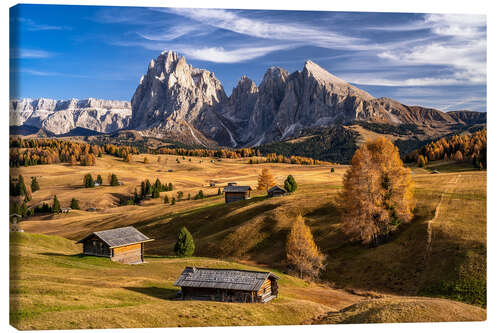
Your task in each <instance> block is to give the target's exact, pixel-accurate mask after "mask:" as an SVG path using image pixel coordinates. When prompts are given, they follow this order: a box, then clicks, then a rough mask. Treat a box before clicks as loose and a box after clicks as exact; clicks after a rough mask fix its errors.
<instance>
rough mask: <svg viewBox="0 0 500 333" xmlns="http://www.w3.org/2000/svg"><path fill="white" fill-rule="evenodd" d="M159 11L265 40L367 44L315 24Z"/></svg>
mask: <svg viewBox="0 0 500 333" xmlns="http://www.w3.org/2000/svg"><path fill="white" fill-rule="evenodd" d="M156 10H159V11H163V12H167V13H174V14H177V15H181V16H184V17H187V18H189V19H192V20H195V21H198V22H201V23H204V24H207V25H210V26H213V27H216V28H219V29H225V30H229V31H232V32H235V33H238V34H242V35H246V36H252V37H257V38H262V39H271V40H281V41H292V42H296V43H298V44H300V45H305V44H308V45H316V46H320V47H325V48H347V49H360V48H361V49H362V48H364V46H365V45H366V41H365V40H363V39H361V38H354V37H350V36H346V35H343V34H340V33H337V32H334V31H328V30H324V29H320V28H318V27H314V26H312V25H304V24H294V23H289V22H276V21H273V22H271V21H264V20H261V19H254V18H248V17H243V16H241V15H238V14H237V13H236V12H233V11H228V10H224V9H191V8H173V9H162V8H158V9H156Z"/></svg>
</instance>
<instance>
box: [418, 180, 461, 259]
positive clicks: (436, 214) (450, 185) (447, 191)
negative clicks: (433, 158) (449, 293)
mask: <svg viewBox="0 0 500 333" xmlns="http://www.w3.org/2000/svg"><path fill="white" fill-rule="evenodd" d="M460 177H461V175H457V176H456V177H455V178H452V179H450V180H449V181H448V183H447V184H446V187H445V189H444V190H443V192H442V193H441V197H440V198H439V203H438V205H437V206H436V211H435V212H434V217H433V218H432V219H430V220H429V221H427V246H426V250H425V255H424V267H425V264H426V263H427V260H428V258H429V257H430V255H431V252H432V224H433V223H434V221H436V220H437V219H438V218H439V212H440V211H441V204H442V203H443V199H444V197H445V195H447V194H450V193H453V191H454V190H455V188H456V185H457V183H458V180H459V179H460Z"/></svg>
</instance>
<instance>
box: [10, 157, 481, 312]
mask: <svg viewBox="0 0 500 333" xmlns="http://www.w3.org/2000/svg"><path fill="white" fill-rule="evenodd" d="M162 157H163V156H162ZM134 158H135V161H133V162H132V163H130V164H126V163H124V162H122V161H119V160H118V159H115V158H112V157H108V156H105V157H103V158H102V159H99V160H98V163H97V165H96V166H94V167H80V166H73V167H71V166H67V165H49V166H43V168H42V169H37V168H38V166H36V167H28V168H20V170H21V171H22V172H23V175H25V178H27V179H29V178H28V177H29V176H31V175H36V174H39V173H43V174H42V175H43V176H42V177H41V178H40V185H41V187H42V190H40V191H38V192H35V194H34V196H33V202H41V201H43V200H47V198H50V196H49V195H52V194H57V195H58V197H59V198H60V200H61V202H62V205H63V206H64V205H65V202H69V200H70V199H71V197H73V196H74V197H77V198H78V199H80V201H81V204H82V205H83V207H86V205H95V206H97V207H98V208H99V209H98V211H97V212H85V211H73V212H71V213H70V214H67V215H65V214H60V215H56V216H53V215H47V216H36V217H32V218H29V219H28V220H26V221H24V222H22V223H21V227H22V228H23V229H24V230H26V231H28V232H34V233H43V234H51V235H59V236H63V237H66V238H69V239H73V240H76V239H79V238H80V237H82V236H84V235H85V234H87V233H89V232H91V231H94V230H104V229H110V228H115V227H121V226H126V225H134V226H136V227H137V228H138V229H139V230H141V231H142V232H144V233H146V234H147V235H148V236H150V237H153V238H155V239H156V241H155V242H152V243H150V244H147V245H146V253H148V254H153V255H157V256H170V255H172V254H173V244H174V242H175V238H176V235H177V232H178V231H179V230H180V228H181V227H182V226H186V227H187V228H188V229H189V230H190V231H191V233H192V234H193V237H194V239H195V242H196V253H195V254H196V255H197V256H200V257H212V258H219V259H224V260H231V261H237V262H240V263H246V264H250V265H264V266H267V267H272V268H274V269H276V270H279V271H281V272H286V264H285V262H284V259H285V253H284V248H285V246H284V245H285V240H286V237H287V234H288V233H289V230H290V227H291V224H292V222H293V219H294V218H295V217H296V216H297V214H299V213H300V214H302V215H303V216H304V217H305V221H306V223H307V224H308V225H309V226H310V227H311V229H312V232H313V234H314V237H315V240H316V242H317V243H318V245H319V247H320V249H321V250H322V251H323V252H325V253H326V254H327V255H328V259H327V269H326V271H325V272H324V273H323V274H322V276H321V279H322V280H324V281H325V282H328V283H330V284H333V285H335V286H337V287H343V288H347V289H352V290H354V291H355V292H358V293H363V292H364V291H373V292H379V293H390V294H395V295H403V296H416V295H422V296H433V297H445V298H450V299H453V300H459V301H462V302H467V303H471V304H475V305H479V306H482V307H486V172H485V171H464V170H463V169H461V168H458V169H456V168H454V167H453V166H452V165H439V166H437V165H436V168H439V169H440V170H442V171H443V172H442V173H441V174H431V172H430V170H432V169H433V165H432V164H430V165H429V166H428V167H427V169H421V168H414V169H412V173H413V178H414V180H415V182H416V193H415V195H416V199H417V209H416V211H415V218H414V220H413V221H412V223H411V224H409V225H407V226H405V227H403V228H402V229H401V230H400V231H399V232H398V233H397V234H395V235H394V237H393V239H392V240H391V241H389V242H387V243H385V244H383V245H380V246H378V247H376V248H368V247H364V246H362V245H360V244H353V243H349V242H347V240H346V237H345V235H344V234H343V233H342V232H341V231H340V225H339V214H338V211H337V209H336V205H335V197H336V195H337V193H338V191H339V189H341V187H342V177H343V174H344V172H345V170H346V166H335V173H334V174H332V173H331V172H330V167H325V166H299V165H287V164H269V165H268V164H266V165H250V164H247V163H246V162H245V160H243V159H242V160H223V161H222V162H217V163H210V162H209V161H208V160H207V159H198V158H196V159H195V158H193V161H192V162H188V161H187V160H186V161H184V160H182V163H181V164H180V165H179V164H176V163H175V156H168V158H169V160H168V162H167V164H166V165H157V164H155V163H151V164H146V165H145V164H143V163H142V162H140V161H141V160H142V159H143V155H141V156H139V157H134ZM150 160H155V157H153V156H151V157H150ZM199 160H203V162H202V163H200V162H199ZM262 167H270V168H271V171H272V172H273V173H274V174H275V176H276V178H277V181H279V182H282V181H283V179H284V178H285V177H286V175H288V174H293V175H294V177H295V178H296V179H297V182H298V183H299V189H298V191H297V192H296V193H294V194H293V195H290V196H287V197H283V198H272V199H267V198H265V197H264V193H263V192H259V191H256V192H253V193H252V197H253V198H252V199H251V200H247V201H244V202H235V203H232V204H224V201H223V198H222V197H221V196H211V197H209V198H207V199H203V200H196V201H195V200H189V201H188V200H183V201H180V202H179V203H178V204H176V205H175V206H171V205H168V204H163V203H162V202H163V201H162V200H161V199H153V200H148V201H146V202H145V203H144V204H142V205H140V206H124V207H116V206H114V205H115V204H116V199H113V198H114V195H115V194H116V193H131V192H132V186H133V185H134V184H138V183H139V182H140V180H142V179H144V178H149V179H154V178H156V177H160V179H161V180H162V182H164V181H165V180H167V181H172V182H173V183H174V186H175V187H176V189H175V190H174V192H176V191H177V190H183V191H184V193H185V196H186V194H187V193H188V192H189V193H192V195H193V194H194V193H196V192H197V191H198V190H199V189H203V190H204V191H207V193H209V194H212V193H215V191H216V189H214V188H208V187H206V182H208V180H209V179H213V178H216V179H218V180H219V181H220V182H221V183H223V182H228V181H237V182H238V183H239V184H241V185H251V186H253V187H254V186H255V184H256V179H257V177H256V176H257V174H258V172H259V171H260V169H261V168H262ZM168 168H172V169H174V172H172V173H167V171H166V170H167V169H168ZM57 172H61V173H57ZM86 172H92V173H93V174H96V173H102V174H103V175H105V174H106V173H105V172H115V173H117V174H118V177H119V179H120V180H123V181H124V182H125V185H124V186H120V187H115V188H112V187H107V186H103V187H99V188H95V189H84V188H82V186H81V185H80V183H81V178H82V177H83V174H84V173H86ZM56 174H57V176H56ZM73 184H78V185H73ZM210 191H211V192H210ZM168 194H169V196H170V195H171V192H170V193H168ZM163 195H164V194H163V193H162V196H163Z"/></svg>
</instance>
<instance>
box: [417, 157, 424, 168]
mask: <svg viewBox="0 0 500 333" xmlns="http://www.w3.org/2000/svg"><path fill="white" fill-rule="evenodd" d="M425 164H426V161H425V157H424V156H422V155H418V158H417V165H418V166H419V167H420V168H422V167H424V166H425Z"/></svg>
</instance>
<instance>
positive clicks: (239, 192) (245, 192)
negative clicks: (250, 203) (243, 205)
mask: <svg viewBox="0 0 500 333" xmlns="http://www.w3.org/2000/svg"><path fill="white" fill-rule="evenodd" d="M250 191H252V188H251V187H250V186H234V185H231V186H229V185H228V186H226V187H224V190H223V192H224V197H225V199H226V203H229V202H233V201H240V200H246V199H250Z"/></svg>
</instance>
